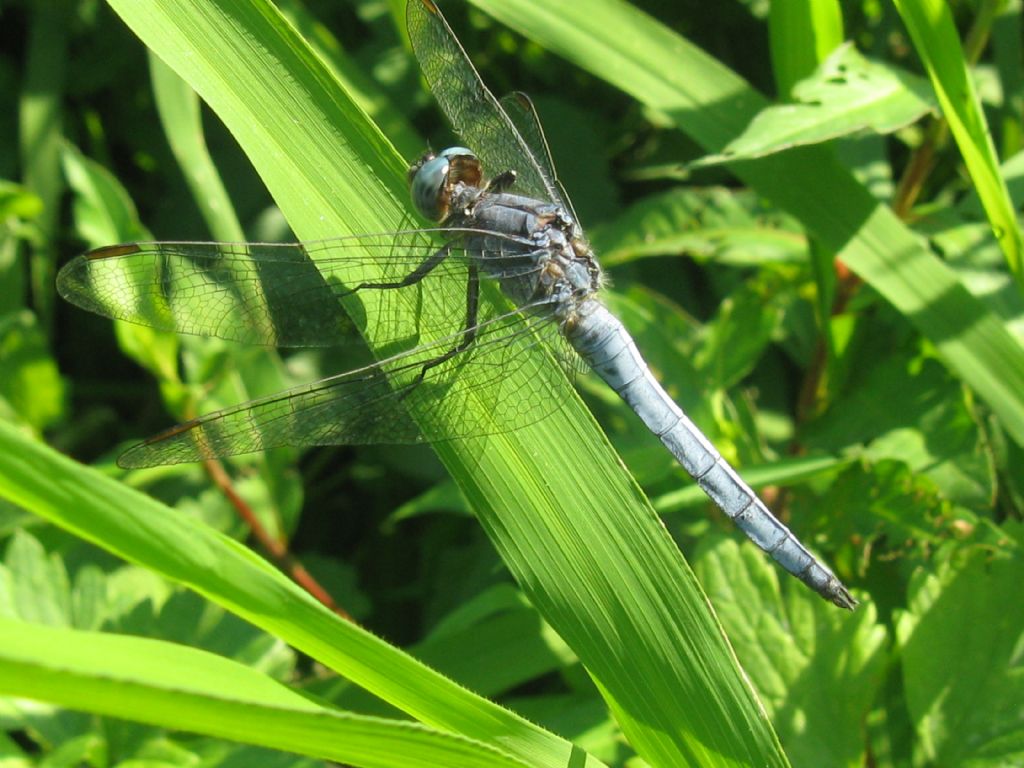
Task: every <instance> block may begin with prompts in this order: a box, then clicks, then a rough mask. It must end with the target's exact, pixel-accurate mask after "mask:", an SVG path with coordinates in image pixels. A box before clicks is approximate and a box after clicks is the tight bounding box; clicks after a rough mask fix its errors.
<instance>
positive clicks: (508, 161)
mask: <svg viewBox="0 0 1024 768" xmlns="http://www.w3.org/2000/svg"><path fill="white" fill-rule="evenodd" d="M406 25H407V27H408V29H409V40H410V41H411V42H412V47H413V51H414V52H415V53H416V58H417V59H418V60H419V63H420V68H421V69H422V70H423V75H424V76H425V77H426V78H427V82H428V83H429V84H430V90H431V91H432V92H433V94H434V98H436V99H437V102H438V104H440V105H441V109H443V110H444V112H445V114H446V115H447V116H448V120H449V121H450V122H451V124H452V128H454V129H455V132H456V133H458V134H459V136H461V137H462V139H463V141H465V143H466V146H468V147H469V148H470V149H472V150H473V151H474V152H475V153H476V154H477V156H478V157H479V158H480V160H481V161H482V162H483V165H484V168H485V170H486V171H487V172H488V173H490V174H492V175H494V174H498V173H503V172H505V171H515V172H516V174H517V179H516V185H515V188H516V190H517V191H518V192H519V193H520V194H524V195H528V196H530V197H536V198H539V199H543V200H551V201H555V200H558V199H559V196H558V191H557V188H556V185H555V183H554V180H553V179H552V178H549V177H548V175H547V173H546V172H545V170H544V166H543V165H542V162H543V161H542V160H540V159H538V158H536V157H534V155H533V152H532V151H531V148H530V146H529V145H528V144H527V143H526V142H525V141H524V140H523V137H522V136H520V134H519V131H517V130H516V127H515V125H514V124H513V122H512V120H511V119H509V116H508V115H507V114H505V110H504V109H502V107H501V105H500V104H499V103H498V101H497V100H496V99H495V98H494V95H493V94H492V93H491V92H490V91H489V90H488V89H487V86H485V85H484V83H483V81H482V80H481V79H480V75H479V74H477V71H476V69H475V68H474V67H473V64H472V63H471V62H470V60H469V57H468V56H467V55H466V51H465V50H464V49H463V48H462V45H461V44H460V43H459V41H458V40H457V39H456V37H455V35H454V34H453V33H452V30H451V28H450V27H449V26H448V22H447V21H445V18H444V16H442V15H441V11H440V10H438V8H437V6H436V5H435V4H434V3H433V2H432V0H410V2H409V4H408V5H407V6H406Z"/></svg>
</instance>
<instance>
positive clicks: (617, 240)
mask: <svg viewBox="0 0 1024 768" xmlns="http://www.w3.org/2000/svg"><path fill="white" fill-rule="evenodd" d="M590 235H591V239H592V242H593V244H594V247H595V248H596V249H597V250H598V252H599V253H600V254H601V265H602V266H603V267H606V268H607V267H616V266H618V265H620V264H626V263H628V262H631V261H634V260H636V259H642V258H648V257H651V256H674V255H677V254H685V255H688V256H692V257H693V258H694V259H696V260H697V261H702V262H703V261H714V262H715V263H717V264H722V265H724V266H725V265H727V266H733V267H749V266H761V265H763V264H765V263H766V262H785V263H790V262H798V261H802V260H804V259H806V257H807V239H806V237H804V235H803V233H802V232H800V231H799V229H798V227H797V226H796V225H795V223H794V222H792V220H789V219H787V217H785V216H780V215H779V214H778V212H777V211H775V210H773V209H771V208H768V207H766V206H765V205H764V204H763V201H762V200H759V199H758V198H756V196H754V195H751V194H749V193H744V192H743V191H739V192H738V191H736V190H730V189H724V188H718V187H715V188H711V189H689V188H676V189H671V190H669V191H668V192H664V193H662V194H658V195H651V196H649V197H645V198H643V199H642V200H640V201H638V202H636V203H634V204H633V205H631V206H630V207H629V208H627V209H626V210H624V211H622V212H621V213H619V215H618V216H616V217H615V218H614V219H613V220H612V221H610V222H608V223H607V224H604V225H602V226H600V227H597V228H595V229H594V230H593V231H592V232H591V233H590ZM613 275H614V272H613Z"/></svg>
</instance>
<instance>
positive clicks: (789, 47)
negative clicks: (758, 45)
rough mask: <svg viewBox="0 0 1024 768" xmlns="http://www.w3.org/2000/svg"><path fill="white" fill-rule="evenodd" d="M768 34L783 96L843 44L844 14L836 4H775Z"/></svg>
mask: <svg viewBox="0 0 1024 768" xmlns="http://www.w3.org/2000/svg"><path fill="white" fill-rule="evenodd" d="M768 33H769V35H770V37H771V53H772V72H773V73H774V74H775V83H776V86H777V87H778V89H779V93H781V94H783V95H786V94H789V92H790V90H791V89H792V88H793V85H794V84H795V83H796V82H798V81H800V80H802V79H803V78H805V77H807V76H808V75H810V74H811V72H813V71H814V70H815V68H816V67H817V66H818V65H819V64H820V63H821V61H822V60H823V59H824V58H825V57H826V56H828V55H829V54H830V53H832V51H834V50H835V49H836V48H837V47H838V46H839V45H840V44H841V43H842V42H843V37H844V35H843V11H842V8H841V7H840V5H839V2H838V0H775V1H774V2H773V3H772V4H771V9H770V12H769V15H768Z"/></svg>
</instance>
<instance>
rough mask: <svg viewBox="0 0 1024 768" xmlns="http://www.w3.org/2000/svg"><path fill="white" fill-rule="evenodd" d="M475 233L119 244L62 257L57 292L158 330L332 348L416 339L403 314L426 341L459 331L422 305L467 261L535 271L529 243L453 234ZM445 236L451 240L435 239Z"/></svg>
mask: <svg viewBox="0 0 1024 768" xmlns="http://www.w3.org/2000/svg"><path fill="white" fill-rule="evenodd" d="M471 233H472V234H476V235H479V234H481V233H478V232H475V231H473V230H453V229H444V230H412V231H407V232H391V233H387V234H379V235H356V236H352V237H343V238H336V239H332V240H323V241H318V242H309V243H185V242H182V243H174V242H163V243H131V244H125V245H115V246H108V247H105V248H98V249H96V250H94V251H90V252H89V253H86V254H83V255H81V256H78V257H77V258H75V259H74V260H72V261H71V262H69V263H68V264H67V265H66V266H65V267H64V268H63V269H62V270H61V272H60V274H59V276H58V278H57V288H58V290H59V291H60V293H61V295H62V296H63V297H64V298H65V299H67V300H68V301H70V302H72V303H74V304H76V305H78V306H80V307H82V308H84V309H87V310H89V311H91V312H95V313H98V314H101V315H105V316H107V317H112V318H117V319H120V320H127V321H129V322H133V323H137V324H140V325H147V326H151V327H154V328H159V329H161V330H170V331H178V332H180V333H189V334H196V335H203V336H217V337H219V338H223V339H228V340H231V341H238V342H243V343H247V344H260V345H267V346H281V347H291V346H305V347H316V346H331V345H335V344H339V343H342V342H344V341H345V340H346V337H348V338H352V337H353V336H355V332H359V331H371V332H372V333H373V335H374V338H375V339H378V340H380V342H379V343H391V342H398V341H399V340H400V339H401V340H403V341H402V343H404V344H406V345H409V346H412V345H415V344H417V343H418V337H410V336H409V334H408V326H409V321H408V318H409V316H410V313H411V314H413V315H415V316H416V318H417V323H416V330H417V332H418V334H419V335H422V336H424V337H426V338H437V337H438V336H443V335H447V334H449V333H454V332H456V331H458V330H460V328H461V326H460V323H461V322H463V318H461V317H453V316H452V314H451V313H450V311H446V310H442V311H439V312H435V313H433V314H431V313H429V312H428V311H427V307H426V306H425V304H433V305H435V306H446V307H451V306H460V305H461V304H462V303H463V298H462V297H464V296H465V293H466V287H467V281H468V273H469V266H470V265H471V264H473V265H477V267H478V269H477V273H478V274H479V275H481V276H482V277H484V278H485V279H486V278H489V277H491V278H493V277H501V276H504V275H508V274H526V273H529V272H530V270H532V269H534V268H535V264H534V263H533V262H532V261H531V259H530V258H529V256H528V255H525V251H524V249H528V250H532V249H533V248H534V246H533V245H532V244H530V243H528V242H526V241H523V240H519V239H516V238H512V237H507V236H503V235H499V234H496V233H486V240H482V239H481V238H480V237H476V238H474V241H475V244H476V246H477V247H478V250H475V251H474V252H472V253H470V252H467V251H466V250H465V249H464V248H462V247H461V246H460V245H459V240H460V239H461V238H463V237H465V236H467V235H468V234H471ZM441 237H443V238H446V239H448V240H449V242H448V243H447V244H445V245H439V243H440V242H441V240H440V238H441ZM482 243H486V245H485V246H481V244H482ZM424 295H429V296H430V297H431V299H430V301H429V302H426V301H425V300H424ZM356 297H358V298H359V299H360V301H353V300H347V299H353V298H356ZM363 300H365V301H363ZM343 301H344V309H343V304H342V302H343ZM364 304H365V305H366V306H364ZM370 304H372V307H371V306H369V305H370ZM345 310H347V311H348V312H349V313H351V314H350V315H347V314H346V311H345ZM370 318H372V320H371V319H370ZM401 348H402V347H399V348H396V349H392V350H391V351H392V352H394V351H397V350H398V349H401Z"/></svg>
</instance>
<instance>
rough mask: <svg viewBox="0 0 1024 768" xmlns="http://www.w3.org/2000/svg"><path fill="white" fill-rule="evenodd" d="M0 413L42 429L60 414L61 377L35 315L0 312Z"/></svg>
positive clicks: (62, 397) (62, 391) (23, 312)
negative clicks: (0, 313) (0, 373)
mask: <svg viewBox="0 0 1024 768" xmlns="http://www.w3.org/2000/svg"><path fill="white" fill-rule="evenodd" d="M0 370H2V371H3V375H0V415H2V416H3V417H4V418H6V419H8V420H10V421H13V422H15V423H19V424H25V425H28V426H30V427H31V428H32V429H34V430H36V431H42V430H43V429H45V428H46V427H49V426H51V425H52V424H53V423H54V422H56V421H57V420H58V419H60V418H61V416H63V415H64V396H65V392H64V381H63V379H61V377H60V372H59V371H58V370H57V363H56V361H55V360H54V359H53V356H52V355H51V354H50V350H49V348H48V345H47V340H46V338H45V337H44V335H43V331H42V329H41V328H39V325H38V322H37V321H36V318H35V315H32V314H30V313H29V312H27V311H22V312H16V313H12V314H9V315H0Z"/></svg>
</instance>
